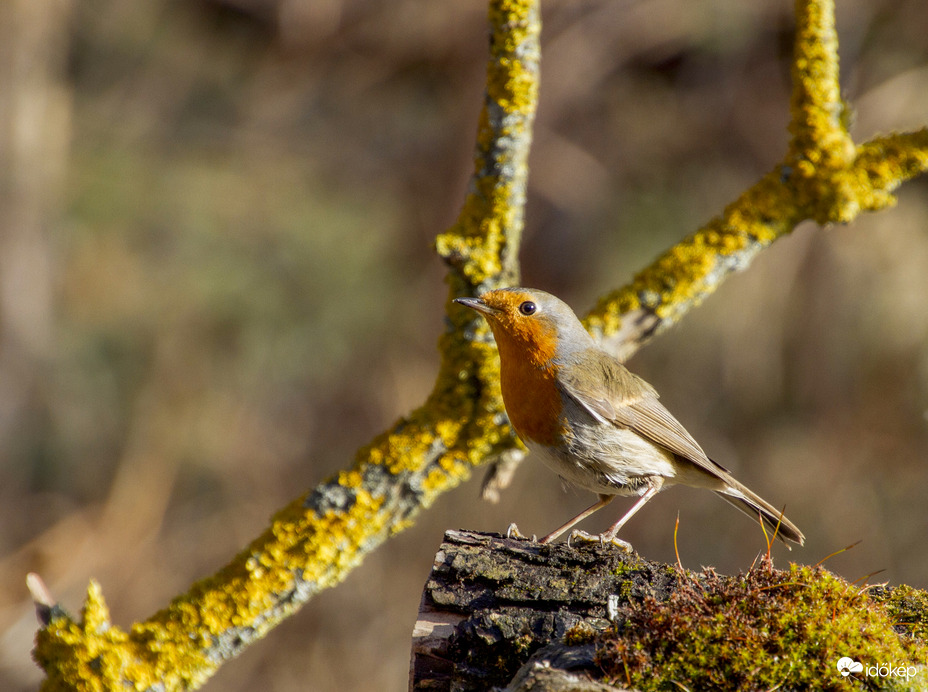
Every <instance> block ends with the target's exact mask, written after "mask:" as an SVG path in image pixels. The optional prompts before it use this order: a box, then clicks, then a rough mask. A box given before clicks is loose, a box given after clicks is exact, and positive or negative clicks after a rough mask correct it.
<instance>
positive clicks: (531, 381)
mask: <svg viewBox="0 0 928 692" xmlns="http://www.w3.org/2000/svg"><path fill="white" fill-rule="evenodd" d="M508 350H509V349H507V348H506V345H504V344H500V359H501V377H500V379H501V385H502V389H503V403H504V404H505V405H506V413H507V414H508V415H509V420H510V421H511V422H512V425H513V427H515V429H516V432H517V433H518V434H519V437H521V438H522V440H523V441H531V442H537V443H540V444H546V445H553V444H557V443H558V442H560V441H561V434H562V431H563V409H564V405H563V402H562V401H561V395H560V392H558V389H557V386H556V384H555V376H554V371H553V370H552V369H551V368H550V367H544V366H542V365H539V364H537V363H532V362H530V361H528V360H526V359H524V358H520V357H519V356H518V355H517V354H513V353H511V352H509V353H507V351H508Z"/></svg>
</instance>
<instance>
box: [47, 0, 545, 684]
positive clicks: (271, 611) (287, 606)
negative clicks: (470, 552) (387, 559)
mask: <svg viewBox="0 0 928 692" xmlns="http://www.w3.org/2000/svg"><path fill="white" fill-rule="evenodd" d="M489 17H490V26H491V32H492V33H491V55H490V59H489V68H488V77H487V89H486V94H487V96H486V103H485V107H484V110H483V113H482V115H481V119H480V124H479V129H478V135H477V155H476V166H475V173H474V175H473V178H472V181H471V189H470V191H469V193H468V195H467V200H466V202H465V205H464V209H463V210H462V213H461V218H460V220H459V221H458V222H457V224H456V225H455V226H454V227H453V228H452V229H451V230H450V231H449V232H448V233H446V234H444V235H442V236H440V237H439V239H438V243H437V245H438V250H439V252H440V254H441V255H442V256H443V257H444V258H445V259H446V260H447V261H448V263H449V265H450V267H451V279H450V283H451V294H452V296H453V295H460V294H463V293H464V292H470V291H472V290H473V289H474V288H475V287H477V286H492V285H501V284H504V283H508V282H511V281H513V280H514V279H515V278H516V277H517V276H518V264H517V253H518V246H519V237H520V234H521V230H522V208H523V205H524V200H525V183H526V175H527V165H526V160H527V157H528V149H529V144H530V142H531V132H532V122H533V118H534V113H535V104H536V101H537V93H538V77H539V66H538V60H539V55H540V48H539V33H540V15H539V10H538V6H537V2H536V1H535V0H491V2H490V12H489ZM463 312H464V311H463V310H461V311H460V312H455V313H454V314H452V319H453V320H454V321H455V325H454V328H450V329H449V330H448V331H447V332H446V333H445V334H444V335H443V336H442V338H441V343H440V348H441V352H442V364H441V368H440V371H439V374H438V377H437V380H436V384H435V388H434V390H433V392H432V394H431V395H430V396H429V398H428V400H427V401H426V403H425V404H424V405H423V406H422V407H420V408H419V409H418V410H416V411H414V412H413V413H412V414H410V415H409V416H408V417H406V418H404V419H402V420H400V421H399V422H398V423H397V424H396V425H395V426H394V427H393V428H392V429H391V430H388V431H386V432H384V433H383V434H382V435H380V436H379V437H377V438H376V439H375V440H373V441H372V442H371V443H370V444H369V445H367V446H366V447H364V448H362V449H361V450H360V451H359V452H358V454H357V458H356V459H355V463H354V466H353V468H352V470H350V471H344V472H342V473H339V474H338V475H337V476H336V477H334V478H331V479H329V480H328V481H325V482H323V483H322V484H320V485H319V486H318V487H317V488H315V489H314V490H313V491H312V492H310V493H309V494H308V495H307V496H305V497H303V498H300V499H298V500H296V501H295V502H293V503H292V504H291V505H290V506H288V507H286V508H284V509H283V510H281V511H280V512H279V513H278V514H277V516H275V517H274V519H273V522H272V524H271V526H270V527H269V528H268V529H267V530H266V531H265V533H264V534H263V535H261V536H259V537H258V538H256V539H255V540H254V541H253V542H252V544H251V545H249V546H248V547H247V548H246V549H245V550H244V551H242V552H241V553H240V554H239V555H238V556H236V557H235V559H233V560H232V562H230V563H229V565H228V566H226V567H225V568H224V569H223V570H222V571H220V572H219V573H217V574H215V575H214V576H211V577H209V578H207V579H204V580H203V581H201V582H198V583H197V584H194V585H193V587H191V589H190V591H189V592H188V593H186V594H183V595H181V596H179V597H177V598H176V599H175V600H174V601H173V602H172V603H171V604H170V605H168V606H167V607H166V608H165V609H163V610H162V611H160V612H158V613H156V614H155V615H153V616H152V617H151V618H149V619H147V620H145V621H144V622H139V623H136V624H135V625H133V626H132V627H131V628H130V629H129V631H125V630H122V629H120V628H118V627H116V626H114V625H113V624H112V623H111V622H110V618H109V613H108V611H107V608H106V605H105V603H104V600H103V595H102V591H101V589H100V587H99V586H98V585H97V584H96V583H91V585H90V588H89V590H88V595H87V600H86V602H85V605H84V608H83V611H82V613H81V616H80V617H72V616H70V615H68V614H67V613H66V612H64V611H63V610H61V609H60V608H58V607H57V606H56V607H48V606H47V605H46V606H43V613H44V616H43V618H42V619H43V624H44V626H43V627H42V629H40V630H39V633H38V636H37V642H36V648H35V652H34V655H35V658H36V661H37V662H38V663H39V664H40V665H41V666H42V667H43V668H44V669H45V670H46V672H47V679H46V681H45V685H44V689H46V690H102V689H119V688H124V687H127V688H131V689H136V690H156V689H157V690H188V689H195V688H197V687H199V686H201V685H202V684H203V683H204V682H205V681H206V680H207V679H209V677H210V676H211V675H212V674H213V673H214V672H215V671H216V670H217V669H218V668H219V666H221V665H222V663H223V662H224V661H225V660H227V659H229V658H231V657H233V656H235V655H236V654H238V653H240V652H241V651H242V650H244V649H245V648H246V647H247V646H248V645H249V644H251V643H252V642H253V641H255V640H256V639H258V638H260V637H262V636H263V635H264V634H265V633H267V632H268V631H269V630H270V629H272V628H273V627H274V626H275V625H277V624H278V623H279V622H280V621H281V620H282V619H284V618H285V617H287V616H288V615H289V614H291V613H293V612H294V611H296V610H297V609H298V608H299V607H300V606H302V605H303V604H304V603H305V602H306V601H307V600H309V599H310V598H311V597H312V596H313V595H314V594H316V593H318V592H319V591H321V590H322V589H325V588H327V587H330V586H332V585H334V584H336V583H338V582H339V581H341V580H342V579H343V578H344V577H345V576H346V575H347V574H348V572H349V571H350V570H351V569H353V568H354V567H355V566H357V565H358V564H359V563H360V562H361V560H362V559H363V558H364V556H365V555H366V554H367V553H369V552H370V551H371V550H373V549H375V548H376V547H377V546H379V545H380V544H381V543H383V542H384V541H385V540H386V539H387V538H388V537H389V536H390V535H391V534H394V533H396V532H398V531H401V530H402V529H404V528H406V527H407V526H409V525H410V523H411V522H412V520H413V519H414V518H415V516H416V515H417V514H418V513H419V512H420V511H421V510H422V509H424V508H426V507H428V506H429V505H430V504H431V503H432V502H433V501H434V499H435V498H436V497H437V496H438V495H439V494H440V493H441V492H443V491H445V490H448V489H449V488H452V487H454V486H456V485H458V484H459V483H460V482H461V481H463V480H465V479H466V478H468V477H469V475H470V472H471V470H472V469H473V468H474V467H475V466H477V465H479V464H481V463H483V462H484V461H485V460H486V459H488V458H491V457H499V456H500V455H501V454H505V453H507V452H512V451H513V450H514V449H515V448H516V442H515V438H514V436H513V435H512V433H511V431H510V429H509V427H508V424H507V422H506V418H505V414H504V413H503V407H502V402H501V399H500V395H499V391H498V385H487V384H485V383H496V382H498V376H497V373H496V371H495V368H496V367H498V366H497V365H496V363H495V360H494V359H493V357H492V346H491V345H490V343H489V340H488V339H487V338H486V337H485V336H484V337H483V338H478V339H477V340H472V339H471V338H469V337H472V336H474V334H475V332H476V330H477V328H476V327H474V326H473V324H471V327H470V330H471V331H468V330H467V329H463V328H462V327H464V325H465V323H466V321H467V320H468V319H469V317H467V318H465V316H464V314H463ZM465 333H466V334H467V335H468V337H467V338H466V337H465Z"/></svg>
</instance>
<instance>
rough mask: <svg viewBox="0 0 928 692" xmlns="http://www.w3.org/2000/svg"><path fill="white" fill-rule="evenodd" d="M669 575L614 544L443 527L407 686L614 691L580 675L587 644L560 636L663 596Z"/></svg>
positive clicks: (603, 623)
mask: <svg viewBox="0 0 928 692" xmlns="http://www.w3.org/2000/svg"><path fill="white" fill-rule="evenodd" d="M678 579H679V574H678V572H677V571H676V570H675V569H674V568H673V567H670V566H668V565H665V564H660V563H654V562H647V561H645V560H642V559H641V558H639V557H638V556H637V555H635V554H634V553H632V554H629V553H626V552H624V551H622V550H621V549H620V548H618V547H616V546H613V545H605V546H603V545H599V544H598V543H580V544H574V545H571V546H568V545H567V544H566V543H558V544H554V545H541V544H539V543H535V542H532V541H528V540H525V539H515V538H505V537H503V536H498V535H495V534H481V533H474V532H469V531H448V532H447V533H446V534H445V540H444V542H443V543H442V546H441V548H440V550H439V551H438V554H437V555H436V557H435V564H434V566H433V568H432V573H431V574H430V575H429V579H428V581H427V582H426V585H425V590H424V593H423V596H422V604H421V606H420V609H419V619H418V621H417V622H416V627H415V629H414V632H413V647H412V661H411V669H410V689H412V690H478V689H483V690H486V689H490V688H492V687H499V688H505V689H507V690H513V691H514V690H531V689H545V690H555V689H571V690H606V689H616V688H614V687H608V686H605V685H602V684H601V683H594V682H592V681H590V680H589V679H587V676H585V675H584V671H585V670H591V669H592V667H593V647H592V645H590V644H586V643H584V644H580V645H577V646H570V645H565V644H562V643H561V642H562V641H563V640H564V639H565V637H566V638H567V640H568V641H570V640H571V635H572V634H573V633H577V634H578V635H579V636H577V637H576V638H577V639H585V640H587V641H588V640H589V635H590V634H591V633H593V632H601V631H603V630H605V629H606V628H608V627H609V625H610V617H611V616H612V617H614V614H611V613H610V610H611V609H612V610H614V609H615V608H617V607H618V605H619V604H620V603H622V602H627V601H628V600H629V599H642V598H644V597H645V596H651V597H653V598H657V599H662V598H664V597H666V594H667V593H669V591H671V590H672V589H673V588H674V587H675V585H676V583H677V580H678ZM610 602H611V606H610ZM520 667H522V670H520ZM507 686H508V687H507Z"/></svg>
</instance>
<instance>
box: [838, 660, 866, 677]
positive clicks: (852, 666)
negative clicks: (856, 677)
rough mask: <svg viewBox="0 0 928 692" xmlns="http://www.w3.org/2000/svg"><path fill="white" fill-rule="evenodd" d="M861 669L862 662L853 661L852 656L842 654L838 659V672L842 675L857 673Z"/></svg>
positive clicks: (862, 667)
mask: <svg viewBox="0 0 928 692" xmlns="http://www.w3.org/2000/svg"><path fill="white" fill-rule="evenodd" d="M863 669H864V664H863V663H861V662H860V661H855V660H854V659H853V658H849V657H848V656H843V657H841V658H839V659H838V672H839V673H841V675H843V676H844V677H847V676H848V675H850V674H851V673H859V672H861V671H862V670H863Z"/></svg>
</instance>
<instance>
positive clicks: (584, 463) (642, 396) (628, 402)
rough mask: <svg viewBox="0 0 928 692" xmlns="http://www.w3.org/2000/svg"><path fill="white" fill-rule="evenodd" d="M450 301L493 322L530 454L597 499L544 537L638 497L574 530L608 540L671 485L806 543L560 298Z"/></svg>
mask: <svg viewBox="0 0 928 692" xmlns="http://www.w3.org/2000/svg"><path fill="white" fill-rule="evenodd" d="M454 302H456V303H458V304H460V305H463V306H465V307H468V308H471V309H473V310H476V311H477V312H479V313H480V314H481V315H483V317H484V318H486V320H487V322H488V323H489V325H490V329H491V330H492V332H493V337H494V339H495V341H496V346H497V349H498V351H499V359H500V386H501V389H502V395H503V404H504V406H505V408H506V413H507V415H508V417H509V421H510V423H511V424H512V427H513V429H514V430H515V432H516V434H517V435H518V436H519V438H520V439H521V440H522V442H523V443H524V444H525V446H526V447H527V448H528V450H529V452H530V453H531V454H532V455H537V456H538V457H540V458H541V461H542V462H543V463H544V464H545V465H546V466H547V467H548V468H549V469H551V470H552V471H554V473H556V474H557V475H558V476H560V477H561V479H562V480H563V481H564V482H565V483H566V484H568V485H573V486H577V487H579V488H583V489H585V490H589V491H592V492H593V493H596V494H597V496H598V500H597V501H596V502H595V503H594V504H593V505H591V506H590V507H589V508H587V509H585V510H584V511H582V512H581V513H580V514H578V515H577V516H576V517H574V518H572V519H571V520H570V521H568V522H566V523H565V524H564V525H562V526H561V527H560V528H557V529H555V530H554V531H553V532H551V533H550V534H548V535H547V536H545V537H544V538H542V539H541V543H550V542H551V541H554V540H555V539H556V538H558V537H559V536H561V535H562V534H563V533H564V532H566V531H567V530H569V529H572V528H573V527H574V526H575V525H576V524H578V523H579V522H581V521H583V520H584V519H586V518H587V517H589V516H590V515H591V514H593V513H594V512H596V511H598V510H600V509H602V508H603V507H605V506H606V505H608V504H609V503H610V502H611V501H612V500H613V499H614V498H615V497H616V496H618V495H623V496H637V497H638V500H637V501H636V502H635V503H634V504H633V505H632V507H631V508H630V509H629V510H628V511H627V512H626V513H625V514H624V515H623V516H622V517H621V518H620V519H619V520H618V521H617V522H615V523H614V524H613V525H612V526H611V527H610V528H609V529H608V530H607V531H605V532H603V533H601V534H599V536H590V535H589V534H587V533H585V532H583V531H577V530H575V531H573V532H572V533H571V534H570V536H569V538H568V543H569V542H570V540H571V539H585V540H597V539H598V540H599V541H601V542H603V543H605V542H611V543H615V544H617V545H621V546H622V547H623V548H625V549H628V550H630V549H631V546H630V545H629V544H628V543H626V542H625V541H622V540H621V539H618V538H617V536H616V534H617V533H618V532H619V530H620V529H621V528H622V527H623V526H624V525H625V523H626V522H627V521H628V520H629V519H631V518H632V516H634V515H635V514H636V513H637V512H638V511H639V510H640V509H641V508H642V507H643V506H644V505H645V504H647V502H648V501H649V500H651V498H653V497H654V496H655V495H656V494H657V493H658V492H660V491H661V490H662V489H664V488H665V487H668V486H671V485H676V484H680V485H686V486H691V487H695V488H705V489H707V490H711V491H713V492H715V493H716V494H717V495H718V496H719V497H721V498H722V499H724V500H726V501H727V502H728V503H729V504H731V505H733V506H734V507H736V508H737V509H739V510H741V511H742V512H744V513H745V514H747V515H748V516H750V517H752V518H753V519H755V520H759V521H760V522H761V524H762V525H764V526H765V527H766V529H768V530H769V533H770V534H773V535H775V536H776V537H777V538H779V539H781V540H782V541H783V543H784V544H785V545H786V546H787V547H789V544H790V542H792V543H797V544H799V545H803V544H804V542H805V537H804V536H803V534H802V532H801V531H800V530H799V529H798V528H797V527H796V526H795V524H793V523H792V522H791V521H790V520H789V519H787V518H786V517H785V516H784V515H783V512H782V511H779V510H777V509H776V508H775V507H774V506H773V505H771V504H770V503H769V502H767V501H766V500H764V499H763V498H761V497H760V496H759V495H757V493H755V492H754V491H752V490H750V489H749V488H747V487H746V486H745V485H743V484H742V483H740V482H738V481H737V480H735V478H734V477H733V476H732V474H731V473H730V472H729V471H728V470H727V469H726V468H724V467H723V466H721V465H720V464H718V463H716V462H715V461H713V460H712V459H710V458H709V457H708V456H707V455H706V453H705V452H704V451H703V450H702V448H701V447H700V446H699V444H698V443H697V442H696V441H695V440H694V439H693V437H692V435H690V434H689V433H688V432H687V431H686V429H685V428H684V427H683V425H681V424H680V422H679V421H677V419H676V418H674V417H673V415H672V414H671V413H670V411H668V410H667V409H666V408H665V407H664V405H663V404H662V403H661V402H660V401H659V400H658V393H657V391H656V390H655V389H654V388H653V387H652V386H651V385H650V384H648V383H647V382H645V381H644V380H643V379H641V378H640V377H638V376H637V375H635V374H633V373H632V372H630V371H629V370H628V369H627V368H626V367H625V366H624V365H623V364H622V363H621V362H620V361H619V360H618V359H617V358H616V357H615V356H613V355H612V354H611V353H609V352H608V351H606V350H605V349H604V348H603V347H602V346H600V345H599V344H598V343H597V342H596V340H595V339H593V337H592V336H591V335H590V333H589V332H587V330H586V329H585V328H584V327H583V324H582V323H581V322H580V320H579V319H578V318H577V316H576V314H574V311H573V310H571V308H570V307H569V306H568V305H567V304H566V303H564V302H563V301H562V300H560V299H559V298H557V297H555V296H553V295H551V294H549V293H545V292H544V291H540V290H537V289H531V288H515V287H514V288H502V289H497V290H493V291H489V292H486V293H483V294H482V295H480V296H479V297H476V298H473V297H461V298H456V299H455V300H454Z"/></svg>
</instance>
